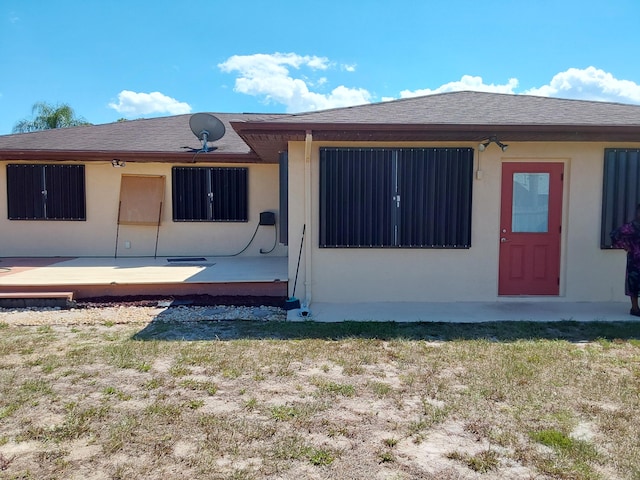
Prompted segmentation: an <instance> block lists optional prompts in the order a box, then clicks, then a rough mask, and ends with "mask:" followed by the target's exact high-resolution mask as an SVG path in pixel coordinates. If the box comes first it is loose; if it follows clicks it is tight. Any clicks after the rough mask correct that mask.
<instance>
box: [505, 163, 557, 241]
mask: <svg viewBox="0 0 640 480" xmlns="http://www.w3.org/2000/svg"><path fill="white" fill-rule="evenodd" d="M511 207H512V208H511V231H512V232H531V233H545V232H547V231H548V226H549V174H548V173H514V174H513V199H512V205H511Z"/></svg>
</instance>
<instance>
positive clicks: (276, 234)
mask: <svg viewBox="0 0 640 480" xmlns="http://www.w3.org/2000/svg"><path fill="white" fill-rule="evenodd" d="M273 233H274V235H273V247H271V250H266V251H265V250H262V249H260V253H262V254H267V253H271V252H273V251H274V250H275V249H276V245H277V244H278V231H277V230H276V226H275V224H274V225H273Z"/></svg>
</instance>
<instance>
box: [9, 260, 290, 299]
mask: <svg viewBox="0 0 640 480" xmlns="http://www.w3.org/2000/svg"><path fill="white" fill-rule="evenodd" d="M38 292H73V294H74V298H76V299H82V298H95V297H124V296H185V295H211V296H268V297H282V298H283V299H284V298H286V296H287V258H286V257H207V258H198V259H188V258H187V259H185V258H179V259H168V258H164V257H163V258H156V259H154V258H139V257H135V258H134V257H121V258H95V257H92V258H86V257H78V258H32V257H31V258H15V257H11V258H9V257H4V258H0V293H2V294H16V293H24V294H34V293H38ZM4 296H5V297H6V295H4Z"/></svg>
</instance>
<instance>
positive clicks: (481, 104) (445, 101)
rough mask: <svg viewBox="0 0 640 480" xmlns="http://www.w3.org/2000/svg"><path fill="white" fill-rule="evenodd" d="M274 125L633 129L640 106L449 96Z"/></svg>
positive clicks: (639, 116) (308, 116)
mask: <svg viewBox="0 0 640 480" xmlns="http://www.w3.org/2000/svg"><path fill="white" fill-rule="evenodd" d="M276 121H277V122H278V123H287V124H291V123H348V124H382V123H384V124H394V125H398V124H402V125H416V124H419V125H429V124H438V125H453V124H455V125H598V126H605V125H608V126H616V125H625V126H628V125H637V126H640V105H626V104H621V103H606V102H595V101H585V100H567V99H560V98H549V97H535V96H529V95H508V94H500V93H486V92H449V93H440V94H435V95H428V96H423V97H414V98H406V99H401V100H393V101H390V102H382V103H372V104H367V105H359V106H354V107H347V108H336V109H331V110H324V111H319V112H308V113H301V114H294V115H289V116H285V117H283V118H278V119H277V120H276Z"/></svg>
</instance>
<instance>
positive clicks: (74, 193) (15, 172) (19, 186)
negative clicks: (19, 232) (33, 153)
mask: <svg viewBox="0 0 640 480" xmlns="http://www.w3.org/2000/svg"><path fill="white" fill-rule="evenodd" d="M6 172H7V218H8V219H9V220H26V221H86V219H87V206H86V203H87V202H86V180H85V166H84V165H71V164H49V163H45V164H40V163H39V164H26V163H9V164H7V169H6Z"/></svg>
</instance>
